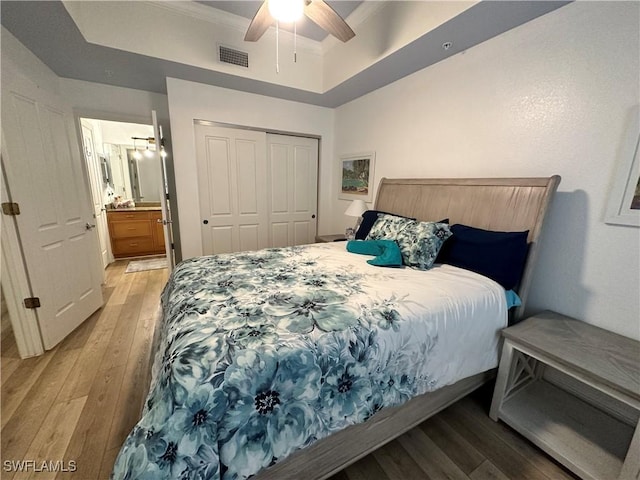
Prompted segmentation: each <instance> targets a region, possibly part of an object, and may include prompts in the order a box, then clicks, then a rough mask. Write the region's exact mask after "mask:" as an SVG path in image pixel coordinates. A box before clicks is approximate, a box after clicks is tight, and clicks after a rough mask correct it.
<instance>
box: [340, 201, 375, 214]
mask: <svg viewBox="0 0 640 480" xmlns="http://www.w3.org/2000/svg"><path fill="white" fill-rule="evenodd" d="M367 210H369V209H368V208H367V204H366V203H364V200H353V201H352V202H351V204H350V205H349V207H348V208H347V209H346V210H345V212H344V214H345V215H348V216H350V217H359V216H361V215H362V214H363V213H364V212H366V211H367Z"/></svg>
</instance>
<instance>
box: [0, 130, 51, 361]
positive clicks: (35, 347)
mask: <svg viewBox="0 0 640 480" xmlns="http://www.w3.org/2000/svg"><path fill="white" fill-rule="evenodd" d="M2 144H3V145H6V143H5V141H4V132H2ZM5 154H6V152H4V153H3V154H2V158H1V162H0V164H1V165H0V170H1V171H0V177H2V178H1V187H2V190H1V192H2V201H3V202H5V201H11V193H10V191H9V188H8V184H7V179H6V175H5V171H4V162H5V161H8V160H5V158H4V155H5ZM0 215H2V219H1V220H0V225H1V226H0V234H1V239H0V241H1V242H2V249H1V250H2V262H1V265H2V268H3V271H2V288H3V289H4V292H5V300H6V302H7V310H8V311H9V318H10V319H11V329H12V330H13V336H14V337H15V340H16V345H17V347H18V353H19V354H20V358H23V359H24V358H29V357H36V356H38V355H42V354H43V353H44V343H43V341H42V337H41V336H40V326H39V324H38V314H37V312H36V310H35V309H29V308H24V305H23V304H22V302H21V299H23V298H27V297H32V296H33V293H32V290H31V284H30V282H29V276H28V275H27V268H26V266H25V264H24V254H23V252H22V247H21V245H20V236H19V234H18V228H17V225H16V220H15V218H13V217H10V216H7V215H4V214H0Z"/></svg>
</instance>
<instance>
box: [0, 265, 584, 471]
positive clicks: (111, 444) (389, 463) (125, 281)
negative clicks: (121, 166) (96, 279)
mask: <svg viewBox="0 0 640 480" xmlns="http://www.w3.org/2000/svg"><path fill="white" fill-rule="evenodd" d="M126 265H127V261H118V262H116V263H114V264H112V265H111V266H109V267H108V268H107V281H106V285H105V287H104V293H105V301H106V303H105V306H104V307H103V308H101V309H100V310H99V311H98V312H96V313H95V314H94V315H93V316H92V317H91V318H89V319H88V320H87V321H86V322H85V323H83V324H82V325H81V326H80V327H79V328H78V329H77V330H76V331H75V332H73V333H72V334H71V335H70V336H69V337H68V338H66V339H65V340H64V341H63V342H62V343H61V344H60V345H58V346H57V347H56V348H55V349H53V350H51V351H49V352H47V353H46V354H45V355H43V356H40V357H37V358H31V359H26V360H20V358H19V357H18V352H17V348H16V345H15V341H14V339H13V335H12V334H9V335H5V336H4V337H3V338H2V340H1V348H2V351H1V377H0V379H1V395H2V396H1V408H0V413H1V423H2V431H1V437H2V438H1V449H2V450H1V455H0V457H1V459H2V466H4V462H5V461H7V460H20V459H30V460H37V461H42V460H51V461H56V460H64V461H65V462H69V461H71V460H73V461H75V463H76V465H77V471H76V472H75V473H73V474H72V473H57V474H56V473H48V472H41V473H33V472H30V473H17V474H15V475H14V474H13V473H10V472H6V471H4V468H2V471H1V472H0V473H1V478H2V479H12V478H16V479H23V478H34V479H36V480H41V479H42V480H44V479H47V478H70V479H73V480H93V479H106V478H108V476H109V473H110V471H111V467H112V466H113V462H114V460H115V457H116V455H117V453H118V450H119V447H120V445H121V444H122V442H123V441H124V439H125V437H126V435H127V434H128V432H129V431H130V430H131V428H132V427H133V425H134V424H135V423H136V420H137V417H138V415H139V412H140V409H141V407H142V404H143V402H144V394H145V392H143V391H142V389H141V388H140V384H141V383H142V382H143V378H144V376H145V373H146V369H147V368H148V360H149V355H150V344H151V337H152V334H153V325H152V324H151V322H152V319H153V313H154V309H155V307H156V305H157V302H158V298H159V295H160V292H161V290H162V288H163V286H164V284H165V282H166V280H167V270H151V271H146V272H139V273H128V274H125V273H124V270H125V268H126ZM490 395H491V391H490V388H486V389H482V390H480V391H478V392H476V393H474V394H473V395H471V396H469V397H467V398H465V399H464V400H462V401H460V402H458V403H457V404H455V405H453V406H451V407H450V408H448V409H446V410H445V411H443V412H441V413H440V414H438V415H436V416H435V417H433V418H431V419H430V420H428V421H426V422H424V423H423V424H421V425H420V426H418V427H416V428H414V429H413V430H411V431H410V432H408V433H406V434H405V435H403V436H401V437H400V438H398V439H396V440H394V441H392V442H391V443H389V444H388V445H387V446H385V447H383V448H381V449H379V450H378V451H376V452H375V453H373V454H371V455H369V456H367V457H365V458H364V459H362V460H360V461H359V462H357V463H355V464H354V465H352V466H350V467H349V468H347V469H346V470H344V471H343V472H340V473H339V474H337V475H335V476H334V477H333V480H378V479H379V480H409V479H444V478H447V479H471V480H482V479H486V480H488V479H495V480H504V479H531V480H545V479H549V480H555V479H572V478H574V477H573V476H572V475H571V474H569V473H567V472H566V471H565V470H563V469H562V468H561V467H559V466H558V465H557V464H555V463H554V462H553V461H552V460H550V459H549V458H548V457H547V456H546V455H544V454H543V453H542V452H540V451H539V450H538V449H537V448H536V447H534V446H532V445H531V444H530V443H529V442H528V441H526V440H524V439H523V438H522V437H520V436H519V435H518V434H516V433H514V432H513V431H511V430H510V429H509V428H507V427H506V426H505V425H503V424H500V423H494V422H493V421H492V420H490V419H489V417H488V415H487V412H488V400H489V397H490Z"/></svg>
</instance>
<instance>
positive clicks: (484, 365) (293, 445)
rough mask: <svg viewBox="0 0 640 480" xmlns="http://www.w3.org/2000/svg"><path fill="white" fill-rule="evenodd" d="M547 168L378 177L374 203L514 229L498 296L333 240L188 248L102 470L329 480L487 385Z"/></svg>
mask: <svg viewBox="0 0 640 480" xmlns="http://www.w3.org/2000/svg"><path fill="white" fill-rule="evenodd" d="M559 181H560V178H559V177H558V176H553V177H549V178H521V179H383V180H382V181H381V183H380V187H379V189H378V195H377V199H376V205H375V208H376V209H377V210H381V211H386V212H392V213H395V214H398V215H404V216H407V217H413V218H416V219H417V220H421V221H434V220H436V219H441V218H448V219H449V222H450V223H451V224H464V225H470V226H473V227H477V228H481V229H486V230H493V231H503V232H518V231H526V230H528V238H527V240H528V242H529V249H528V256H527V260H526V264H525V266H524V271H523V274H522V278H521V279H520V281H519V282H518V285H517V286H516V290H517V293H518V295H519V297H520V299H521V301H522V305H521V306H520V307H518V308H517V309H515V310H512V312H513V313H511V317H510V318H509V316H508V313H507V304H506V301H505V291H504V288H502V287H501V286H500V285H499V284H497V283H496V282H494V281H493V280H490V279H488V278H486V277H484V276H482V275H479V274H477V273H474V272H470V271H468V270H465V269H461V268H458V267H455V266H451V265H436V266H435V267H434V268H432V269H430V270H428V271H427V272H424V271H417V270H412V269H409V268H402V269H381V268H377V267H372V266H370V265H368V264H367V263H366V262H365V261H364V258H362V257H361V256H358V255H353V254H350V253H348V252H346V251H345V248H344V243H334V244H321V245H309V246H301V247H291V248H285V249H267V250H262V251H258V252H244V253H240V254H229V255H217V256H213V257H198V258H194V259H189V260H187V261H186V262H183V263H182V264H180V265H179V266H178V267H177V268H176V270H175V271H174V273H173V274H172V276H171V278H170V280H169V283H168V284H167V287H166V288H165V291H164V292H163V299H162V305H163V309H162V311H161V313H160V318H159V324H158V327H157V329H156V333H157V347H156V349H157V351H156V354H155V362H154V365H153V368H152V380H151V387H150V392H149V396H148V397H147V402H146V406H145V409H144V412H143V415H142V418H141V420H140V422H139V423H138V424H137V425H136V427H135V428H134V430H133V431H132V433H131V434H130V435H129V437H128V438H127V440H126V441H125V444H124V446H123V448H122V450H121V452H120V454H119V455H118V458H117V460H116V464H115V468H114V472H113V474H112V477H113V478H154V479H156V478H203V479H204V478H212V479H218V478H223V479H236V478H238V479H239V478H247V477H249V476H252V478H257V479H271V478H273V479H275V478H278V479H282V478H309V479H321V478H327V477H329V476H330V475H332V474H333V473H336V472H337V471H339V470H341V469H342V468H344V467H345V466H347V465H349V464H350V463H352V462H354V461H356V460H357V459H359V458H361V457H362V456H364V455H366V454H368V453H369V452H371V451H372V450H374V449H375V448H378V447H379V446H381V445H383V444H384V443H386V442H388V441H390V440H392V439H393V438H395V437H397V436H398V435H401V434H402V433H404V432H405V431H407V430H409V429H411V428H412V427H413V426H415V425H417V424H418V423H420V422H422V421H424V420H425V419H427V418H428V417H429V416H431V415H433V414H434V413H436V412H438V411H439V410H441V409H443V408H445V407H446V406H448V405H450V404H451V403H453V402H455V401H456V400H458V399H460V398H462V397H463V396H465V395H467V394H468V393H469V392H471V391H472V390H474V389H475V388H477V387H478V386H480V385H482V384H483V383H485V382H486V381H488V380H490V379H491V378H492V376H493V375H494V369H495V367H496V366H497V359H498V356H497V355H498V339H499V331H500V329H501V328H503V327H505V326H506V325H507V323H509V322H511V323H513V322H515V321H517V320H518V319H519V317H520V316H521V315H522V309H523V308H524V302H525V301H526V298H527V294H528V290H529V286H530V282H531V274H532V268H533V265H534V263H535V259H536V255H537V252H538V248H537V244H538V239H539V236H540V233H541V229H542V225H543V220H544V217H545V213H546V211H547V209H548V205H549V202H550V200H551V198H552V196H553V193H554V192H555V190H556V188H557V185H558V183H559Z"/></svg>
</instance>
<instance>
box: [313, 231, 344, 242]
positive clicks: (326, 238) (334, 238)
mask: <svg viewBox="0 0 640 480" xmlns="http://www.w3.org/2000/svg"><path fill="white" fill-rule="evenodd" d="M346 240H347V237H345V236H344V235H343V234H341V233H338V234H334V235H316V243H328V242H343V241H346Z"/></svg>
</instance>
